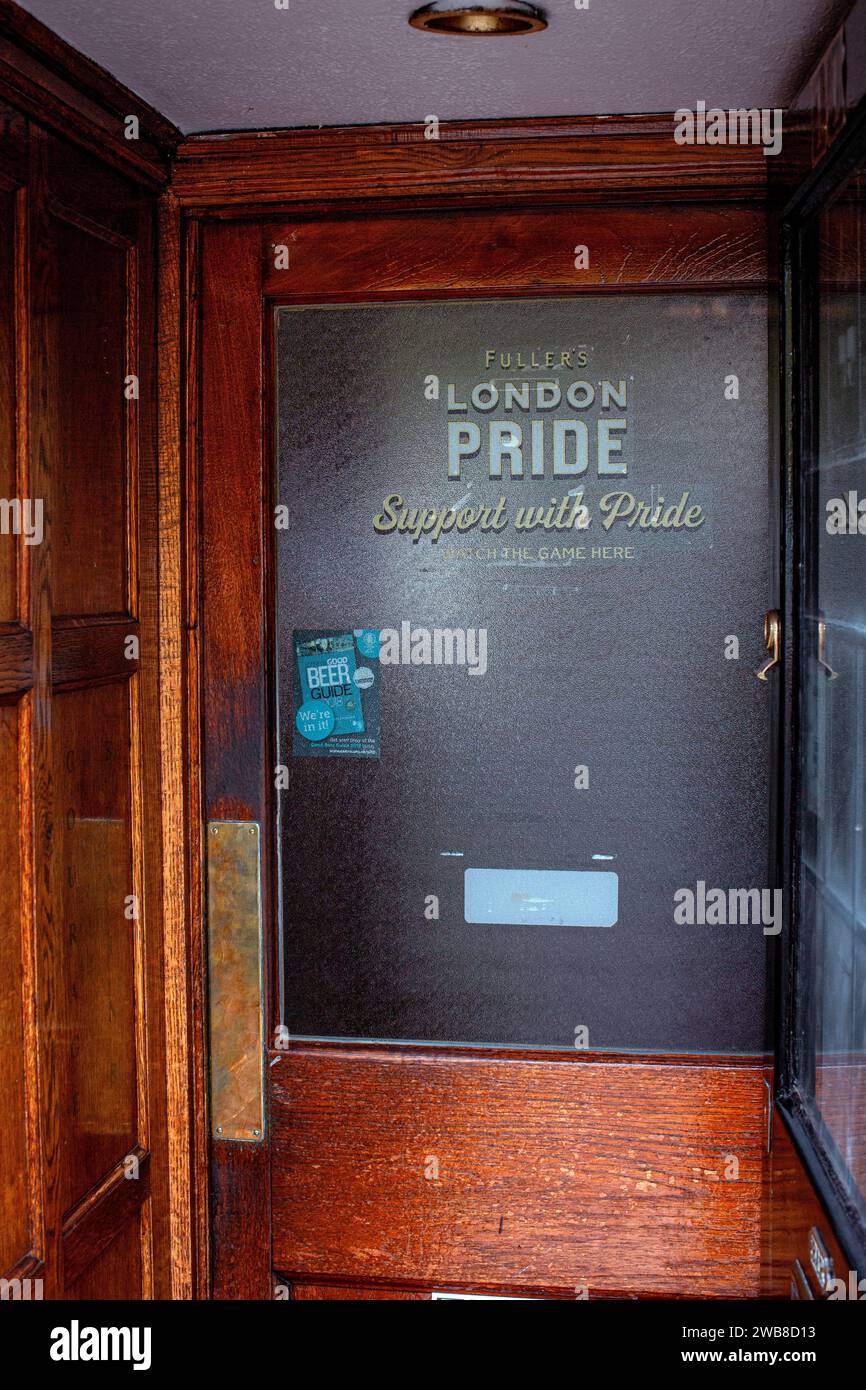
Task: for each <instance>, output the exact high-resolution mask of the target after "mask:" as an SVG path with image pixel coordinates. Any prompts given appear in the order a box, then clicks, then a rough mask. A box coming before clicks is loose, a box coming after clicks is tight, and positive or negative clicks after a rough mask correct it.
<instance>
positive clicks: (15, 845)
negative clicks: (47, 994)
mask: <svg viewBox="0 0 866 1390" xmlns="http://www.w3.org/2000/svg"><path fill="white" fill-rule="evenodd" d="M19 739H20V729H19V709H18V707H16V706H15V705H0V797H2V801H3V814H2V815H0V1114H2V1120H3V1122H2V1124H0V1270H3V1271H5V1270H9V1269H12V1268H13V1266H15V1265H16V1264H17V1263H18V1261H19V1260H20V1259H21V1258H22V1256H24V1255H26V1254H27V1252H28V1251H29V1250H30V1248H31V1243H32V1228H31V1211H30V1182H31V1174H30V1172H29V1153H28V1142H27V1134H28V1124H27V1093H26V1077H27V1073H28V1070H29V1068H28V1066H27V1059H26V1045H27V1043H26V1037H25V1030H24V1025H25V1008H24V939H23V932H24V930H25V919H24V912H23V910H22V909H23V902H22V889H21V878H22V873H21V870H22V863H21V853H20V839H21V834H22V810H23V809H24V808H22V804H21V793H20V788H19V777H18V758H19Z"/></svg>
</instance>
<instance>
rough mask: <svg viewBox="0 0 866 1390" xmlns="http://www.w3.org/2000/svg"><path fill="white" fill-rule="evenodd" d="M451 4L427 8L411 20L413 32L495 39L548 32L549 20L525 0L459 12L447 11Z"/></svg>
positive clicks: (438, 4)
mask: <svg viewBox="0 0 866 1390" xmlns="http://www.w3.org/2000/svg"><path fill="white" fill-rule="evenodd" d="M447 3H448V0H444V4H443V0H437V3H435V4H433V5H425V6H424V8H423V9H420V10H416V11H415V13H414V14H413V15H410V17H409V23H410V24H411V25H412V27H413V29H423V30H425V32H426V33H428V34H476V35H481V36H483V37H487V38H490V37H493V36H495V35H497V34H534V33H536V32H537V31H538V30H539V29H546V28H547V20H546V19H545V18H544V15H543V14H542V13H541V11H540V10H537V9H536V8H535V6H534V5H528V4H525V3H524V0H512V3H511V4H510V5H465V6H462V7H461V8H460V9H451V8H446V5H447Z"/></svg>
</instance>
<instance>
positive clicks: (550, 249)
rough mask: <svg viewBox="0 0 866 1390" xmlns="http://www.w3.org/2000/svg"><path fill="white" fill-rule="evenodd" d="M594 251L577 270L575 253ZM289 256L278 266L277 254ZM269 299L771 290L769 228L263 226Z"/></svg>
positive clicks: (488, 221)
mask: <svg viewBox="0 0 866 1390" xmlns="http://www.w3.org/2000/svg"><path fill="white" fill-rule="evenodd" d="M577 246H585V247H586V248H588V252H589V266H588V268H587V269H583V270H576V269H575V248H576V247H577ZM278 247H286V248H287V249H288V262H289V263H288V266H287V267H286V268H285V269H282V268H281V269H276V268H275V267H276V264H277V252H276V251H275V248H278ZM262 259H263V262H264V264H265V292H266V293H267V294H268V295H271V296H273V297H275V298H278V297H282V298H286V299H292V300H302V299H305V298H310V299H328V298H341V299H346V298H351V299H358V298H363V297H364V296H365V295H367V296H375V297H376V298H380V297H386V296H388V295H394V296H397V295H407V296H415V297H423V296H424V295H434V294H441V293H455V292H458V291H459V292H461V293H463V294H465V295H467V296H470V295H476V294H488V295H501V294H530V293H531V294H538V293H543V292H545V291H547V292H559V293H562V294H574V293H579V292H581V291H586V290H596V291H598V290H616V291H617V292H621V291H624V290H630V289H631V290H634V289H640V290H643V291H646V290H664V289H672V288H682V289H686V288H688V289H689V290H695V289H718V290H722V289H726V288H736V289H752V288H755V289H763V288H764V287H765V286H766V283H767V253H766V223H765V218H764V215H763V213H762V212H761V211H759V210H755V209H751V208H743V207H736V208H734V207H718V208H713V209H707V208H700V207H699V208H686V207H667V206H663V207H652V206H647V207H645V208H629V209H628V210H625V209H623V210H622V211H620V212H619V213H618V214H617V216H616V217H612V216H611V214H610V212H609V211H607V210H604V209H600V208H584V209H581V210H579V211H575V212H573V213H565V212H563V211H561V210H558V211H549V210H545V211H531V212H530V211H525V212H520V213H515V212H511V213H505V212H484V213H481V212H474V211H468V212H464V213H462V214H461V216H459V217H454V216H449V215H447V214H444V213H424V214H413V215H412V216H408V215H402V216H399V215H398V216H393V215H392V216H382V217H367V218H365V219H363V220H362V219H360V218H358V219H352V218H345V219H341V220H339V221H329V220H322V221H319V220H314V221H308V222H291V223H286V222H280V223H275V224H271V225H270V226H268V227H267V228H265V232H264V245H263V247H262Z"/></svg>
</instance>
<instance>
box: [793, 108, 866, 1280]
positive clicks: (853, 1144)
mask: <svg viewBox="0 0 866 1390" xmlns="http://www.w3.org/2000/svg"><path fill="white" fill-rule="evenodd" d="M787 246H788V253H787V254H788V260H787V265H786V267H785V271H786V313H785V318H786V350H787V354H788V357H789V364H790V368H791V369H790V370H789V373H788V390H787V400H786V418H787V424H788V438H789V451H788V459H787V464H788V504H787V525H786V549H787V567H786V569H787V579H788V609H787V612H788V626H789V631H788V633H787V643H786V646H787V671H788V678H789V679H788V682H787V689H788V694H787V709H786V726H787V733H788V735H789V737H788V738H787V739H786V748H787V751H788V754H789V760H788V765H787V793H786V803H785V804H786V810H787V820H788V843H787V847H786V878H787V884H786V889H787V892H788V893H789V894H790V904H791V932H790V936H789V939H788V942H787V953H786V959H785V968H784V970H783V990H782V1017H781V1025H782V1026H781V1035H780V1058H779V1062H780V1069H779V1100H780V1103H781V1106H782V1108H783V1110H784V1112H785V1114H786V1117H787V1118H788V1120H789V1123H790V1125H791V1129H792V1134H793V1136H794V1139H795V1142H796V1143H797V1146H798V1149H799V1152H800V1155H801V1157H802V1159H803V1161H804V1164H805V1166H806V1169H807V1171H808V1173H809V1175H810V1177H811V1178H812V1181H813V1183H814V1185H815V1187H816V1189H817V1191H818V1193H819V1196H820V1197H821V1198H822V1200H823V1202H824V1205H825V1207H826V1209H827V1211H828V1213H829V1214H830V1216H831V1219H832V1221H833V1225H834V1229H835V1233H836V1235H837V1238H838V1239H839V1241H840V1244H842V1246H843V1248H844V1249H845V1251H846V1254H847V1256H848V1258H849V1260H850V1261H851V1265H852V1268H859V1269H860V1270H861V1272H862V1271H863V1270H864V1269H866V1258H864V1256H866V843H864V837H866V128H864V127H863V126H862V125H861V126H860V127H858V128H857V129H855V130H853V131H852V134H851V135H850V137H848V138H847V139H846V141H845V142H844V146H843V147H842V148H841V149H840V152H839V153H838V155H837V157H836V158H835V160H834V161H833V163H832V165H831V167H830V168H829V169H827V170H825V171H824V172H823V173H822V174H821V175H820V176H819V178H818V180H817V181H816V182H814V184H813V185H812V187H811V188H809V189H808V190H807V191H806V193H805V194H804V197H803V199H802V200H801V204H800V206H799V208H798V209H797V210H796V212H795V213H794V215H793V216H792V217H791V219H790V221H789V223H788V225H787Z"/></svg>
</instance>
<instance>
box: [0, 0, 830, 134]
mask: <svg viewBox="0 0 866 1390" xmlns="http://www.w3.org/2000/svg"><path fill="white" fill-rule="evenodd" d="M420 3H421V0H414V3H413V0H288V8H287V9H277V7H276V3H275V0H144V3H135V0H24V8H25V9H27V10H29V11H30V13H31V14H34V15H36V16H37V18H38V19H41V20H42V21H43V23H45V24H47V25H48V26H49V27H50V28H51V29H53V30H54V31H55V32H56V33H58V34H60V36H61V37H62V38H64V39H66V40H67V42H69V43H71V44H72V45H73V47H75V48H77V49H79V50H80V51H81V52H82V53H85V54H87V56H88V57H89V58H93V59H95V61H96V62H98V63H100V64H101V65H102V66H103V67H104V68H107V69H108V71H109V72H111V73H112V74H113V75H114V76H115V77H117V78H119V79H120V81H121V82H123V83H125V84H126V86H128V87H131V88H132V90H133V91H135V92H136V93H137V94H138V95H139V96H141V97H143V98H144V99H145V100H146V101H148V102H150V103H151V105H153V106H155V107H156V108H157V110H158V111H160V112H161V113H162V114H163V115H164V116H167V117H168V118H169V119H170V120H172V121H174V122H175V123H176V124H177V125H178V126H180V128H181V130H183V131H199V130H237V129H240V128H244V127H247V128H265V127H277V126H307V125H356V124H367V123H371V122H373V123H376V122H391V121H397V122H401V121H407V122H408V121H419V120H423V119H424V117H425V116H427V115H436V116H438V117H439V118H440V120H454V119H482V118H485V117H494V116H551V115H578V114H588V115H602V114H612V113H620V112H659V111H673V110H675V109H676V108H677V107H679V106H694V105H695V103H696V102H697V101H698V100H701V99H703V100H704V101H706V102H707V103H708V105H710V106H724V107H729V106H759V107H762V106H783V105H785V104H786V103H787V102H788V101H789V100H790V98H791V97H792V96H793V95H794V93H795V90H796V86H797V83H798V80H799V78H800V77H801V76H802V74H803V71H804V67H805V66H806V65H807V64H808V61H809V59H810V58H811V57H812V55H813V54H815V53H816V51H817V49H818V47H819V45H820V41H821V40H822V39H823V38H824V37H825V36H826V34H827V32H828V29H829V28H830V27H831V26H832V23H833V21H834V18H836V17H838V16H839V14H840V12H841V13H843V14H844V12H845V10H846V9H847V8H848V7H849V6H848V5H847V4H846V3H845V0H589V8H588V9H587V10H577V9H576V8H575V4H574V0H547V3H546V5H544V6H543V8H544V9H545V10H546V13H547V17H548V20H549V28H548V29H547V30H546V31H545V32H543V33H539V34H534V35H527V36H526V37H524V38H514V37H509V38H493V39H490V38H488V39H484V38H474V37H473V38H468V37H463V38H454V37H447V36H443V35H432V34H423V33H419V32H418V31H417V30H414V29H410V28H409V26H408V24H407V23H406V19H407V16H408V15H409V13H410V12H411V10H412V9H414V8H415V7H416V5H418V4H420ZM454 3H455V4H457V3H459V0H454ZM500 3H502V0H500Z"/></svg>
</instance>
